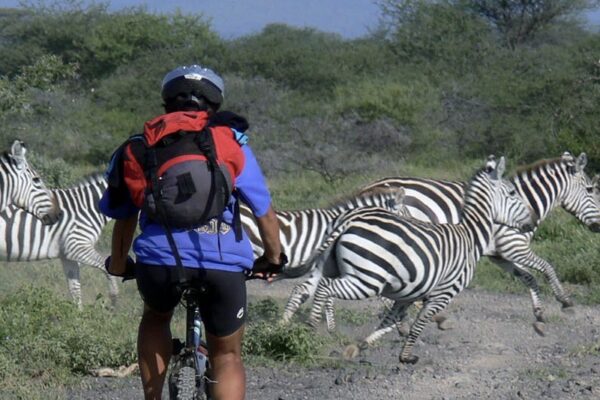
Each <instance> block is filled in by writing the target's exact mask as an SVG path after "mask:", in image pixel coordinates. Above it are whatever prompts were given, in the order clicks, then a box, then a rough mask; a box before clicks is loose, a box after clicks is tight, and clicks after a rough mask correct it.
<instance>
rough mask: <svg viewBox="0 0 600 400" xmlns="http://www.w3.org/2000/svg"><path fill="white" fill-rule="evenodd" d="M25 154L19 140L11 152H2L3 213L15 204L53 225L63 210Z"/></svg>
mask: <svg viewBox="0 0 600 400" xmlns="http://www.w3.org/2000/svg"><path fill="white" fill-rule="evenodd" d="M25 153H26V149H25V146H24V145H23V143H22V142H21V141H19V140H15V141H14V142H13V144H12V146H11V149H10V151H8V152H5V153H4V154H2V155H0V212H2V211H4V210H6V209H7V208H9V207H15V208H19V209H21V210H24V211H23V212H29V213H31V215H34V216H35V217H37V218H39V219H40V221H42V222H43V223H44V224H52V223H54V222H56V221H57V220H58V218H60V209H59V208H58V206H57V204H56V201H55V199H54V196H53V195H52V192H50V190H48V189H47V188H46V186H45V185H44V182H43V181H42V180H41V179H40V177H39V175H38V174H37V172H35V171H34V170H33V169H32V168H31V167H30V166H29V163H28V162H27V159H26V158H25ZM0 246H1V244H0Z"/></svg>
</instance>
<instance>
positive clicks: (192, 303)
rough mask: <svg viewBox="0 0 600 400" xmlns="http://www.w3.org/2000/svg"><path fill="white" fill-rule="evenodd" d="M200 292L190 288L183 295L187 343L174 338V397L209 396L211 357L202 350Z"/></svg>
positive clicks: (171, 387) (171, 389) (171, 377)
mask: <svg viewBox="0 0 600 400" xmlns="http://www.w3.org/2000/svg"><path fill="white" fill-rule="evenodd" d="M201 292H202V290H201V289H196V288H190V287H187V288H185V289H184V292H183V295H182V300H183V302H182V303H183V305H184V307H185V309H186V317H185V327H186V328H185V343H182V342H181V341H180V340H179V339H173V356H174V357H173V361H172V363H171V366H172V370H171V372H170V373H169V394H170V396H171V398H172V399H201V398H202V399H204V398H208V385H207V383H208V382H210V380H209V379H208V378H207V377H206V369H207V364H208V358H207V357H206V355H205V354H204V353H203V352H201V351H200V347H201V346H203V343H202V319H201V316H200V307H199V304H198V296H199V295H200V293H201ZM202 396H207V397H202Z"/></svg>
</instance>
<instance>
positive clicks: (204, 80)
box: [161, 64, 225, 112]
mask: <svg viewBox="0 0 600 400" xmlns="http://www.w3.org/2000/svg"><path fill="white" fill-rule="evenodd" d="M224 92H225V85H224V84H223V79H222V78H221V77H220V76H219V75H217V74H216V73H215V72H214V71H213V70H211V69H209V68H205V67H202V66H200V65H197V64H194V65H184V66H180V67H177V68H175V69H174V70H172V71H170V72H169V73H168V74H167V75H165V77H164V78H163V81H162V90H161V96H162V99H163V101H164V102H165V103H164V107H165V111H166V112H174V111H209V112H215V111H217V110H218V109H219V107H220V106H221V103H222V102H223V94H224Z"/></svg>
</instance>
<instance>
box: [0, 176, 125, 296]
mask: <svg viewBox="0 0 600 400" xmlns="http://www.w3.org/2000/svg"><path fill="white" fill-rule="evenodd" d="M106 186H107V183H106V179H105V178H104V176H102V175H100V174H95V175H92V176H89V177H87V178H84V179H82V180H81V181H80V182H78V183H77V184H75V185H73V186H71V187H69V188H64V189H53V190H52V194H53V196H54V198H55V201H56V203H57V205H58V207H59V209H60V210H61V211H62V217H61V218H60V219H59V220H58V222H56V223H54V224H52V225H44V224H43V223H42V221H40V220H39V219H38V218H35V217H34V216H33V215H31V214H29V213H26V212H24V211H22V210H21V209H18V208H16V207H9V208H7V209H5V210H4V211H3V212H2V213H0V232H2V233H3V234H4V237H5V238H6V240H5V247H4V248H2V249H0V250H1V251H0V258H1V259H3V260H5V261H9V262H10V261H37V260H44V259H54V258H60V259H61V262H62V265H63V270H64V273H65V275H66V278H67V283H68V287H69V292H70V294H71V296H72V297H73V300H74V301H75V302H76V303H77V305H78V306H79V307H81V305H82V300H81V283H80V276H79V265H80V264H86V265H91V266H93V267H96V268H99V269H100V270H101V271H102V272H103V273H105V274H106V271H105V270H104V259H105V256H102V255H101V254H100V253H98V251H97V250H96V249H95V247H94V245H95V243H96V242H97V241H98V239H99V237H100V234H101V233H102V229H103V228H104V226H105V225H106V223H107V222H108V218H107V217H105V216H104V215H103V214H102V213H101V212H100V210H99V208H98V202H99V200H100V198H101V196H102V193H103V192H104V190H105V189H106ZM107 278H108V279H109V294H110V297H111V300H112V301H113V303H114V302H115V301H116V297H117V294H118V287H117V283H116V280H115V279H114V278H113V277H110V276H108V275H107Z"/></svg>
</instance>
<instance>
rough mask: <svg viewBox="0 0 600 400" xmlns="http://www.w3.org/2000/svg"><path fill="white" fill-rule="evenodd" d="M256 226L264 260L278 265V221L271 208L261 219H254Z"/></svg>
mask: <svg viewBox="0 0 600 400" xmlns="http://www.w3.org/2000/svg"><path fill="white" fill-rule="evenodd" d="M256 224H257V225H258V232H259V234H260V237H261V239H262V242H263V248H264V249H265V253H264V256H265V258H266V259H267V261H269V262H270V263H272V264H280V263H281V259H280V257H281V242H280V241H279V221H278V220H277V215H276V214H275V210H273V207H269V211H267V213H266V214H265V215H263V216H262V217H259V218H256Z"/></svg>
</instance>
